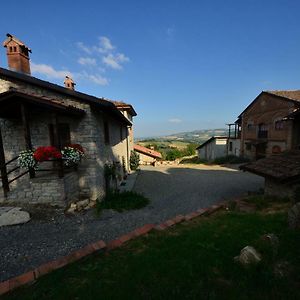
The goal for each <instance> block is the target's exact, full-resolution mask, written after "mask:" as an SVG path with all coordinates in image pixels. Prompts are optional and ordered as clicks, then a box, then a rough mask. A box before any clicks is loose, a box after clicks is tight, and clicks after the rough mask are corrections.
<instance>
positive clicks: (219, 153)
mask: <svg viewBox="0 0 300 300" xmlns="http://www.w3.org/2000/svg"><path fill="white" fill-rule="evenodd" d="M227 141H228V137H226V136H213V137H211V138H210V139H208V140H207V141H206V142H204V143H203V144H201V145H200V146H199V147H197V148H196V151H197V154H198V158H199V159H204V160H208V161H211V160H214V159H216V158H218V157H223V156H226V155H227Z"/></svg>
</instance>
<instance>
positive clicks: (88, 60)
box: [78, 57, 97, 66]
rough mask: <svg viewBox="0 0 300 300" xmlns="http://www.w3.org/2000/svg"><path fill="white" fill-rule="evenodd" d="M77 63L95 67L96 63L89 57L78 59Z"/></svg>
mask: <svg viewBox="0 0 300 300" xmlns="http://www.w3.org/2000/svg"><path fill="white" fill-rule="evenodd" d="M78 63H79V64H81V65H82V66H96V65H97V62H96V59H95V58H90V57H80V58H79V59H78Z"/></svg>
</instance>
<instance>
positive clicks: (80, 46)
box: [77, 42, 92, 54]
mask: <svg viewBox="0 0 300 300" xmlns="http://www.w3.org/2000/svg"><path fill="white" fill-rule="evenodd" d="M77 47H78V48H79V49H80V50H82V51H83V52H85V53H87V54H92V49H90V48H89V47H88V46H86V45H84V44H83V43H82V42H78V43H77Z"/></svg>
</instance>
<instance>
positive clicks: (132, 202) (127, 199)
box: [96, 191, 150, 212]
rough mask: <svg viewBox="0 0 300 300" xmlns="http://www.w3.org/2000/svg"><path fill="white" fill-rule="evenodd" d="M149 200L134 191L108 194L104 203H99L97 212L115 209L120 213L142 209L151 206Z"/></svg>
mask: <svg viewBox="0 0 300 300" xmlns="http://www.w3.org/2000/svg"><path fill="white" fill-rule="evenodd" d="M149 202H150V201H149V199H147V198H145V197H144V196H143V195H141V194H138V193H136V192H132V191H125V192H121V193H120V192H113V191H111V192H108V193H107V195H106V196H105V198H104V199H103V200H102V201H97V206H96V208H97V211H98V212H101V211H102V210H103V209H114V210H116V211H118V212H122V211H125V210H133V209H140V208H143V207H145V206H147V205H148V204H149Z"/></svg>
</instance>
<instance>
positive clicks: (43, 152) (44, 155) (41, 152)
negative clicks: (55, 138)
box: [33, 146, 62, 162]
mask: <svg viewBox="0 0 300 300" xmlns="http://www.w3.org/2000/svg"><path fill="white" fill-rule="evenodd" d="M33 157H34V159H35V160H36V161H39V162H41V161H45V160H49V159H51V158H55V159H60V158H62V155H61V153H60V151H59V150H58V149H57V148H55V147H53V146H48V147H39V148H37V149H36V150H35V151H34V154H33Z"/></svg>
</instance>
